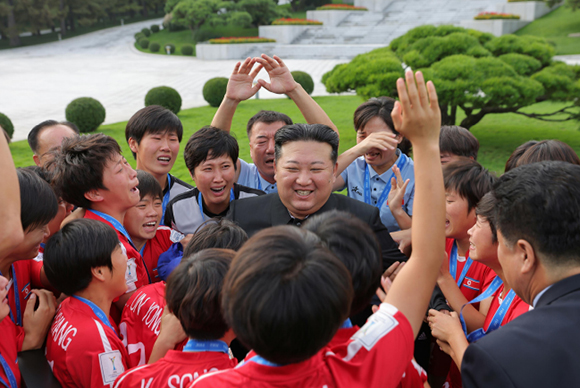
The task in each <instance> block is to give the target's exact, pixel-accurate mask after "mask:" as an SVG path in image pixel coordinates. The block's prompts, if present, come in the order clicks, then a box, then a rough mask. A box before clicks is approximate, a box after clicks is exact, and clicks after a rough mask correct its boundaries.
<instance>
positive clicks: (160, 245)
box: [141, 226, 183, 283]
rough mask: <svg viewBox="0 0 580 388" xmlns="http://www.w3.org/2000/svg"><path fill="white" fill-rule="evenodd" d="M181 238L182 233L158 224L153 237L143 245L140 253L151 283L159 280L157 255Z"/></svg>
mask: <svg viewBox="0 0 580 388" xmlns="http://www.w3.org/2000/svg"><path fill="white" fill-rule="evenodd" d="M182 239H183V235H182V234H181V233H179V232H177V231H175V230H173V229H171V228H168V227H167V226H159V227H158V228H157V232H156V233H155V237H153V238H152V239H151V240H148V241H147V242H146V243H145V246H144V247H143V250H142V251H141V252H142V255H143V262H144V263H145V268H146V270H147V272H148V273H149V277H150V278H151V279H150V280H151V283H155V282H159V281H161V278H160V277H159V274H158V273H157V261H159V255H161V254H162V253H165V251H167V250H168V249H169V247H171V245H172V244H173V243H176V242H179V241H181V240H182Z"/></svg>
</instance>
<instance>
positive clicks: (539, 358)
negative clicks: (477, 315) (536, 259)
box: [461, 275, 580, 388]
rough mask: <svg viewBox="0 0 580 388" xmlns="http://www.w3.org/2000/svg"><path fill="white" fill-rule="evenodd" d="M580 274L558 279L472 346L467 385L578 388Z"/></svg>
mask: <svg viewBox="0 0 580 388" xmlns="http://www.w3.org/2000/svg"><path fill="white" fill-rule="evenodd" d="M579 327H580V275H575V276H571V277H569V278H566V279H564V280H561V281H559V282H558V283H556V284H554V285H553V286H552V287H551V288H550V289H548V290H547V291H546V292H545V293H544V294H543V295H542V296H541V297H540V299H539V300H538V303H537V305H536V308H535V309H534V310H532V311H529V312H527V313H525V314H523V315H521V316H519V317H517V318H516V319H514V320H513V321H511V322H509V323H508V324H507V325H505V326H503V327H501V328H499V329H498V330H496V331H494V332H493V333H490V334H489V335H486V336H485V337H484V338H482V339H480V340H479V341H477V342H476V343H473V344H471V345H469V347H468V348H467V351H466V352H465V355H464V356H463V362H462V365H461V376H462V378H463V386H464V387H465V388H471V387H490V388H491V387H493V388H496V387H501V388H512V387H514V388H516V387H517V388H534V387H538V388H546V387H580V335H578V328H579Z"/></svg>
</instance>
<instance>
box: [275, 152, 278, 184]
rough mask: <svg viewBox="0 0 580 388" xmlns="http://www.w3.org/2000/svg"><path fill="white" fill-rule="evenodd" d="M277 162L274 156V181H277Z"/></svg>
mask: <svg viewBox="0 0 580 388" xmlns="http://www.w3.org/2000/svg"><path fill="white" fill-rule="evenodd" d="M277 166H278V165H277V164H276V158H274V180H275V181H276V182H278V168H277Z"/></svg>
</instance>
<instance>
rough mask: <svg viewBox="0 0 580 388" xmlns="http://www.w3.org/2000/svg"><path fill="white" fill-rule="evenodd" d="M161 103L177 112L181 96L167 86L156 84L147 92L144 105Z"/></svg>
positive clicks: (179, 107)
mask: <svg viewBox="0 0 580 388" xmlns="http://www.w3.org/2000/svg"><path fill="white" fill-rule="evenodd" d="M150 105H161V106H162V107H164V108H167V109H169V110H170V111H172V112H173V113H175V114H177V113H179V111H180V110H181V96H180V95H179V93H178V92H177V90H175V89H173V88H170V87H169V86H158V87H156V88H153V89H151V90H149V91H148V92H147V95H146V96H145V106H150Z"/></svg>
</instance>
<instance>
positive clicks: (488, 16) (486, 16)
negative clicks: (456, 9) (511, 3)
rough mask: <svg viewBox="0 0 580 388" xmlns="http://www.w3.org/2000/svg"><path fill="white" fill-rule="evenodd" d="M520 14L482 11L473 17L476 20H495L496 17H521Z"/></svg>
mask: <svg viewBox="0 0 580 388" xmlns="http://www.w3.org/2000/svg"><path fill="white" fill-rule="evenodd" d="M519 18H520V15H514V14H511V13H501V12H481V13H479V14H478V15H477V16H476V17H474V18H473V19H475V20H495V19H519Z"/></svg>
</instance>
